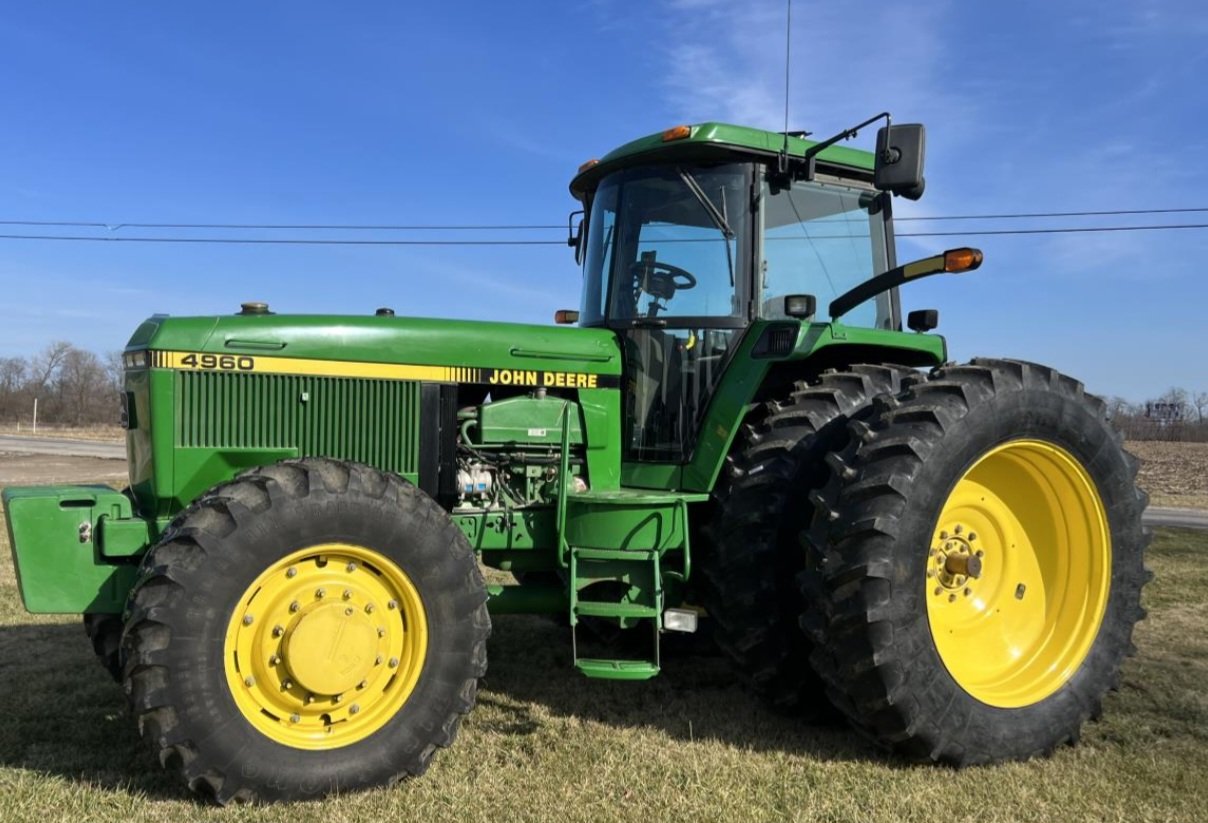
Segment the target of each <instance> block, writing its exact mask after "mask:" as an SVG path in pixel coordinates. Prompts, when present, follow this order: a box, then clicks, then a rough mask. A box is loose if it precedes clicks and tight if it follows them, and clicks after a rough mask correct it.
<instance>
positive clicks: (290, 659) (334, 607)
mask: <svg viewBox="0 0 1208 823" xmlns="http://www.w3.org/2000/svg"><path fill="white" fill-rule="evenodd" d="M381 645H384V644H381V643H380V642H379V638H378V636H377V628H376V627H375V626H374V625H373V624H372V623H371V622H370V621H369V619H368V618H367V617H366V616H365V614H364V612H363V611H359V610H357V609H356V608H354V607H352V606H346V605H343V604H341V603H328V604H327V605H325V606H316V607H314V608H312V609H311V610H310V611H308V612H306V613H305V614H303V615H302V616H301V617H299V618H298V619H297V622H296V624H295V625H294V627H293V628H292V629H291V630H290V631H289V633H288V634H287V635H286V636H285V642H284V643H282V644H281V646H282V650H283V652H284V654H283V655H282V657H283V658H284V659H285V665H286V667H287V668H288V669H289V672H290V674H292V675H293V676H294V680H296V681H297V683H298V685H299V686H301V687H302V688H303V689H306V690H307V691H309V692H313V693H315V694H318V695H336V694H341V693H343V692H346V691H348V690H349V689H352V688H354V687H356V685H357V684H358V683H360V682H361V681H362V680H364V679H365V677H366V676H367V675H368V674H369V673H370V671H371V670H372V669H373V661H374V658H375V657H376V656H377V652H378V650H379V648H380V646H381Z"/></svg>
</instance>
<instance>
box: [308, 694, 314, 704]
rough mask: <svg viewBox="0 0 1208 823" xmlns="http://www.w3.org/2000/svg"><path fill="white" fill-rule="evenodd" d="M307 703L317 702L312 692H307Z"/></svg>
mask: <svg viewBox="0 0 1208 823" xmlns="http://www.w3.org/2000/svg"><path fill="white" fill-rule="evenodd" d="M306 702H307V703H314V702H315V696H314V695H313V694H311V693H310V692H307V693H306Z"/></svg>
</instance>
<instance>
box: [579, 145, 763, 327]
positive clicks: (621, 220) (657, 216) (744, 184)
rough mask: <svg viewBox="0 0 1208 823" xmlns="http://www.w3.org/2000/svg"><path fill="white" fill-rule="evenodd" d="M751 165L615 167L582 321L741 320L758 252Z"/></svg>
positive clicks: (595, 220)
mask: <svg viewBox="0 0 1208 823" xmlns="http://www.w3.org/2000/svg"><path fill="white" fill-rule="evenodd" d="M750 234H751V219H750V166H749V165H748V164H728V165H713V166H692V165H683V166H657V167H648V168H635V169H628V170H625V171H620V172H617V173H615V174H611V175H609V176H608V177H606V178H605V179H604V181H603V182H602V183H601V184H600V186H599V188H598V189H597V191H596V193H595V196H594V198H593V200H592V205H591V220H590V224H589V226H588V230H587V252H586V256H585V259H584V270H583V272H584V280H585V282H584V290H583V304H582V306H581V307H580V309H581V310H580V321H581V322H582V323H583V324H584V325H596V324H600V323H604V322H608V323H609V324H610V325H619V326H641V325H658V326H663V325H672V326H674V325H676V324H677V321H678V322H680V323H684V324H687V323H688V322H689V321H692V322H704V323H705V324H706V325H721V326H729V325H741V324H742V323H743V322H744V319H745V316H746V303H747V296H746V295H747V288H746V280H747V278H746V271H747V266H746V261H747V260H749V259H750V247H751V238H750Z"/></svg>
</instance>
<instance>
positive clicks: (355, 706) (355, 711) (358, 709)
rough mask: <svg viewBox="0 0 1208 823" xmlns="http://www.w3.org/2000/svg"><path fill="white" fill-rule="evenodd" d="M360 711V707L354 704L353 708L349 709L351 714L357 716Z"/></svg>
mask: <svg viewBox="0 0 1208 823" xmlns="http://www.w3.org/2000/svg"><path fill="white" fill-rule="evenodd" d="M360 710H361V707H360V706H358V705H357V704H356V703H353V704H352V705H351V706H349V707H348V713H349V714H356V713H357V712H359V711H360Z"/></svg>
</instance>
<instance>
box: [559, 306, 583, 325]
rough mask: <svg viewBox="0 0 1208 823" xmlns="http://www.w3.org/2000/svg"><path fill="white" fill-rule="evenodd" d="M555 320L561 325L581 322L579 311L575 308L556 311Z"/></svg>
mask: <svg viewBox="0 0 1208 823" xmlns="http://www.w3.org/2000/svg"><path fill="white" fill-rule="evenodd" d="M554 322H555V323H557V324H558V325H559V326H569V325H570V324H571V323H578V322H579V313H578V312H577V311H575V310H574V309H558V310H557V311H556V312H554Z"/></svg>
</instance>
